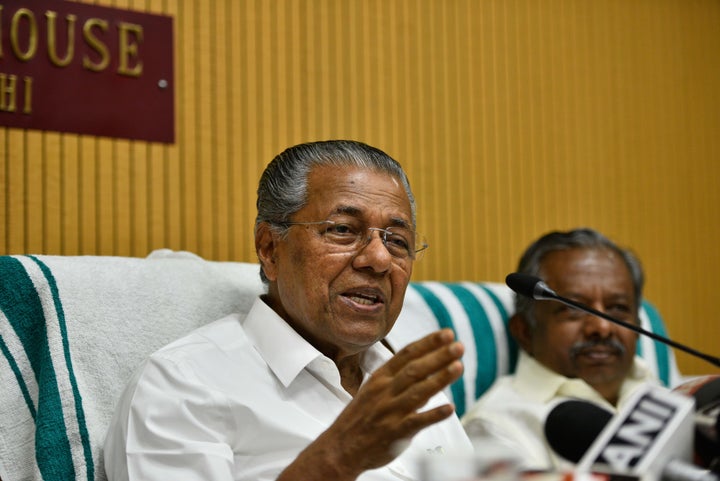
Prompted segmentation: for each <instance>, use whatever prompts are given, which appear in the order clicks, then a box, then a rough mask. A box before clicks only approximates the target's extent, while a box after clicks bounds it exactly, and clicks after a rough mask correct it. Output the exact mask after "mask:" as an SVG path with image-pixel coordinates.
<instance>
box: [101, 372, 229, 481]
mask: <svg viewBox="0 0 720 481" xmlns="http://www.w3.org/2000/svg"><path fill="white" fill-rule="evenodd" d="M234 430H235V426H234V421H233V418H232V416H231V415H230V412H229V409H228V403H227V401H226V399H225V396H224V395H222V394H221V393H217V392H214V391H213V390H212V389H210V388H209V387H208V386H206V385H205V384H204V383H202V381H201V380H200V379H197V377H196V376H195V373H194V372H193V371H192V370H191V369H188V368H186V367H184V366H183V365H182V364H178V363H175V362H173V361H171V360H168V359H163V358H151V359H150V360H149V361H148V362H147V363H146V364H145V366H144V367H143V369H142V370H141V371H140V372H139V373H138V374H137V375H136V376H135V377H134V379H133V381H131V383H130V384H129V385H128V388H127V389H126V391H125V393H124V394H123V396H122V398H121V400H120V402H119V405H118V406H117V409H116V412H115V416H114V418H113V421H112V422H111V425H110V428H109V431H108V436H107V438H106V442H105V448H104V459H105V468H106V472H107V475H108V479H109V480H110V481H125V480H163V481H165V480H168V479H182V480H185V481H196V480H197V481H201V480H202V481H206V480H208V479H212V480H213V481H226V480H227V481H232V479H233V451H232V448H231V442H230V440H229V438H228V436H230V433H232V432H233V431H234Z"/></svg>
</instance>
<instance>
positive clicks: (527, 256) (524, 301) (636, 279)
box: [515, 228, 645, 324]
mask: <svg viewBox="0 0 720 481" xmlns="http://www.w3.org/2000/svg"><path fill="white" fill-rule="evenodd" d="M577 248H580V249H608V250H610V251H613V252H615V253H616V254H618V255H619V256H620V258H621V259H622V260H623V262H625V265H626V266H627V268H628V271H630V277H631V278H632V282H633V290H634V292H635V300H636V301H637V306H638V307H639V306H640V303H641V302H642V290H643V284H644V283H645V276H644V274H643V269H642V265H641V264H640V260H639V259H638V258H637V257H636V256H635V254H633V253H632V252H631V251H630V250H628V249H623V248H621V247H619V246H618V245H617V244H615V243H614V242H613V241H611V240H610V239H608V238H607V237H605V236H604V235H602V234H601V233H599V232H597V231H596V230H593V229H589V228H579V229H573V230H570V231H567V232H561V231H553V232H549V233H547V234H545V235H543V236H542V237H540V238H539V239H538V240H536V241H535V242H533V243H532V244H531V245H530V247H528V248H527V250H526V251H525V253H524V254H523V255H522V257H521V258H520V262H519V264H518V268H517V272H519V273H521V274H529V275H533V276H539V274H540V268H541V267H542V261H543V258H544V257H545V256H546V255H548V254H549V253H551V252H556V251H562V250H567V249H577ZM533 302H534V301H533V300H532V299H528V298H527V297H524V296H520V295H516V296H515V312H517V313H519V314H521V315H522V316H523V317H524V318H525V319H527V320H528V321H529V322H530V323H531V324H532V323H534V317H533V315H532V306H533Z"/></svg>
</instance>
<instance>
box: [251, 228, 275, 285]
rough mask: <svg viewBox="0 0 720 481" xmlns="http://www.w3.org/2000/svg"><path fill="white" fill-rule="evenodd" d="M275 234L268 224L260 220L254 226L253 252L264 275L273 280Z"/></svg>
mask: <svg viewBox="0 0 720 481" xmlns="http://www.w3.org/2000/svg"><path fill="white" fill-rule="evenodd" d="M276 249H277V235H276V234H275V233H274V232H273V230H272V228H271V227H270V224H268V223H267V222H261V223H260V224H258V226H257V227H256V228H255V252H256V253H257V257H258V261H259V262H260V266H261V267H262V270H263V272H264V273H265V277H267V278H268V280H270V281H274V280H275V279H276V277H277V264H276V262H275V261H276V253H275V250H276Z"/></svg>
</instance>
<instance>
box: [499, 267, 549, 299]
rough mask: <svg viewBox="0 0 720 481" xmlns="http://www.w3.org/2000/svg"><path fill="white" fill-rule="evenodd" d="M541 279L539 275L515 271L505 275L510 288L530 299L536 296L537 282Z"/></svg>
mask: <svg viewBox="0 0 720 481" xmlns="http://www.w3.org/2000/svg"><path fill="white" fill-rule="evenodd" d="M541 281H542V279H540V278H539V277H536V276H531V275H529V274H520V273H518V272H513V273H512V274H508V275H507V277H505V284H507V286H508V287H509V288H510V289H512V290H513V291H515V292H517V293H518V294H520V295H521V296H525V297H529V298H530V299H533V298H534V297H535V294H534V292H533V291H534V290H535V286H536V285H537V283H538V282H541Z"/></svg>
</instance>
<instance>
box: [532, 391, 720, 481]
mask: <svg viewBox="0 0 720 481" xmlns="http://www.w3.org/2000/svg"><path fill="white" fill-rule="evenodd" d="M693 407H694V401H693V400H692V398H689V397H687V396H684V395H681V394H677V393H674V392H671V391H667V390H665V389H663V388H660V387H658V386H652V385H647V386H643V387H642V388H641V389H640V390H639V391H638V392H637V393H636V394H635V395H634V396H633V398H631V399H629V400H628V401H627V403H626V405H625V406H624V407H623V408H622V410H621V411H620V412H619V413H618V414H617V415H615V416H613V415H612V414H611V413H610V412H608V411H607V410H605V409H603V408H602V407H600V406H598V405H596V404H593V403H591V402H588V401H580V400H569V401H564V402H561V403H559V404H557V405H556V406H555V407H554V408H553V409H552V410H551V411H550V413H549V414H548V416H547V417H546V419H545V426H544V428H545V436H546V439H547V441H548V444H549V445H550V447H551V448H552V449H553V451H555V452H556V453H557V454H558V455H560V456H562V457H563V458H565V459H567V460H568V461H571V462H573V463H575V464H576V469H577V470H578V471H579V472H597V473H607V474H610V475H620V476H621V477H622V476H625V477H638V478H640V479H641V480H643V481H657V480H658V479H661V480H663V481H717V480H718V477H717V475H716V474H715V473H713V472H711V471H709V470H707V469H703V468H700V467H698V466H695V465H694V464H692V463H691V458H692V454H693V453H692V450H693V446H692V444H693V438H692V433H693Z"/></svg>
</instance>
